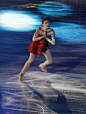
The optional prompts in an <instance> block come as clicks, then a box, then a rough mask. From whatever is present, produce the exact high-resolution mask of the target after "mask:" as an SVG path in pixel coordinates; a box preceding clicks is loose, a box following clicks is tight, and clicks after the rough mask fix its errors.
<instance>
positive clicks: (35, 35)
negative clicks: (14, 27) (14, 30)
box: [32, 27, 44, 41]
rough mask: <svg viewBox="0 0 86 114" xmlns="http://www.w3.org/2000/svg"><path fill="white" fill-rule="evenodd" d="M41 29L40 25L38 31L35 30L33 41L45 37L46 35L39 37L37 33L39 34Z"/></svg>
mask: <svg viewBox="0 0 86 114" xmlns="http://www.w3.org/2000/svg"><path fill="white" fill-rule="evenodd" d="M39 31H40V27H38V28H37V29H36V31H35V33H34V35H33V38H32V41H38V40H41V39H42V38H44V36H40V37H38V38H37V35H38V33H39Z"/></svg>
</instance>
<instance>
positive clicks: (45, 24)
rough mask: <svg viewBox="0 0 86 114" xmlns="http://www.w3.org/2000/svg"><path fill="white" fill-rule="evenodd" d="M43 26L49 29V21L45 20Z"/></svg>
mask: <svg viewBox="0 0 86 114" xmlns="http://www.w3.org/2000/svg"><path fill="white" fill-rule="evenodd" d="M42 25H43V26H44V28H49V25H50V23H49V21H48V20H45V21H44V23H43V24H42Z"/></svg>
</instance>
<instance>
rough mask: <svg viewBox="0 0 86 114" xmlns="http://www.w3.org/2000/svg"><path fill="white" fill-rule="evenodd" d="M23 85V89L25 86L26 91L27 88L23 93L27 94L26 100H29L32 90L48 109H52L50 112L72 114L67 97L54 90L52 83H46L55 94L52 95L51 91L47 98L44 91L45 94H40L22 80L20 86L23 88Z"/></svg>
mask: <svg viewBox="0 0 86 114" xmlns="http://www.w3.org/2000/svg"><path fill="white" fill-rule="evenodd" d="M22 84H23V87H24V86H25V88H26V90H25V88H24V89H23V93H25V95H24V96H26V98H29V96H28V94H27V93H28V91H29V90H30V91H32V92H33V93H34V94H35V95H36V96H38V97H39V98H40V100H42V101H43V103H44V104H45V105H46V106H47V107H48V108H50V110H52V111H54V112H56V113H58V114H62V113H70V114H72V111H71V110H70V109H69V107H68V104H67V101H66V98H65V96H64V95H63V94H62V93H61V92H59V91H57V90H55V89H53V88H52V87H51V82H49V81H47V82H46V87H47V88H49V89H51V91H52V92H53V93H50V92H51V91H47V93H48V95H47V96H46V93H45V92H44V90H43V94H42V93H40V92H38V91H37V90H36V89H35V88H33V87H31V86H30V85H29V84H28V82H25V80H21V81H20V86H21V87H22ZM50 94H51V95H52V96H50ZM53 95H55V96H53ZM33 97H35V96H33ZM36 99H37V98H36ZM39 104H40V103H39Z"/></svg>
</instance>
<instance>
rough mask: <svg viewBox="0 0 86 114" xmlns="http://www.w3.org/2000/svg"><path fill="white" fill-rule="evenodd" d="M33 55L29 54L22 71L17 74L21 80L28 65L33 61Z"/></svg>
mask: <svg viewBox="0 0 86 114" xmlns="http://www.w3.org/2000/svg"><path fill="white" fill-rule="evenodd" d="M34 58H35V55H34V54H33V53H30V56H29V59H28V60H27V61H26V63H25V65H24V67H23V69H22V71H21V72H20V74H19V78H22V77H23V75H24V74H25V72H26V69H27V68H28V67H29V66H30V64H31V63H32V62H33V61H34Z"/></svg>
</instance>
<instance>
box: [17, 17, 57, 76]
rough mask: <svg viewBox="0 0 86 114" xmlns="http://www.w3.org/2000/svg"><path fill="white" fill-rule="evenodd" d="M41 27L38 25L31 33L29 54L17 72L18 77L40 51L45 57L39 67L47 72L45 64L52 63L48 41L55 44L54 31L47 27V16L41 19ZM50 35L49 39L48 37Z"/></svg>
mask: <svg viewBox="0 0 86 114" xmlns="http://www.w3.org/2000/svg"><path fill="white" fill-rule="evenodd" d="M42 25H43V26H41V27H38V28H37V30H36V32H35V33H34V35H33V38H32V43H31V44H30V46H29V50H28V51H30V56H29V59H28V60H27V61H26V63H25V65H24V67H23V69H22V70H21V72H20V74H19V78H22V77H23V76H24V74H25V72H26V69H27V68H28V67H29V66H30V64H31V63H32V62H33V61H34V58H35V56H40V53H41V52H42V53H43V55H44V56H45V58H46V61H45V62H44V63H41V64H40V65H39V67H40V68H41V69H42V70H43V71H44V72H47V69H46V65H48V64H51V63H52V55H51V53H50V50H49V46H48V43H51V44H52V45H55V33H54V30H53V29H51V28H49V20H48V18H43V19H42ZM50 36H51V39H49V37H50Z"/></svg>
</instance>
